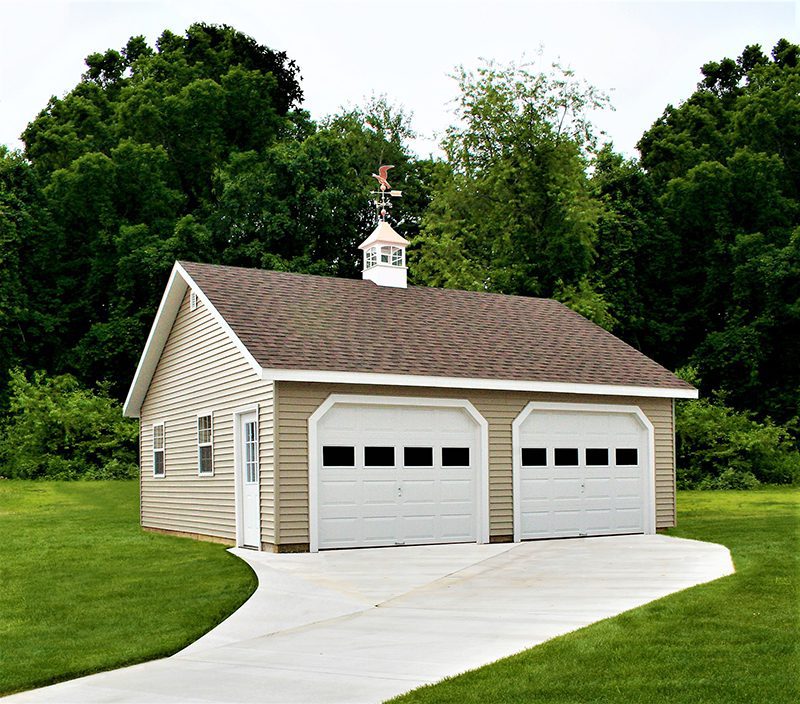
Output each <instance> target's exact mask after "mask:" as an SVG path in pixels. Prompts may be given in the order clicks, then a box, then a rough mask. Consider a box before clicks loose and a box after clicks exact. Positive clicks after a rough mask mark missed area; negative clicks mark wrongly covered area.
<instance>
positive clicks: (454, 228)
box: [412, 63, 606, 309]
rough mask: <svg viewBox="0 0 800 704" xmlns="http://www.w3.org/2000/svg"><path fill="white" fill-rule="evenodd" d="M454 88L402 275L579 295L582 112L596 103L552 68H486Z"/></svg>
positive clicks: (587, 246) (589, 217)
mask: <svg viewBox="0 0 800 704" xmlns="http://www.w3.org/2000/svg"><path fill="white" fill-rule="evenodd" d="M456 79H457V80H458V83H459V88H460V97H459V99H458V105H457V108H456V117H457V123H456V124H455V125H453V126H452V127H450V128H449V129H448V131H447V136H446V137H445V139H444V141H443V144H442V146H443V149H444V151H445V154H446V157H447V161H446V163H445V164H441V165H439V166H438V167H437V168H435V169H434V170H433V183H432V196H431V203H430V207H429V209H428V211H427V212H426V214H425V215H424V216H423V218H422V227H421V233H420V235H419V237H417V238H415V240H414V242H413V249H412V259H413V262H414V266H413V269H412V272H413V274H412V275H413V277H414V278H415V280H416V281H418V282H423V283H426V284H430V285H435V286H447V287H455V288H466V289H477V290H491V291H501V292H504V293H513V294H521V295H539V296H550V295H553V294H554V293H555V292H558V291H567V290H569V291H570V292H571V293H570V294H569V296H571V297H575V295H576V294H577V291H578V290H582V291H583V292H584V293H585V292H586V290H587V289H586V287H587V285H589V286H590V284H589V283H588V279H587V278H586V277H587V275H588V273H589V270H590V266H591V263H592V258H593V246H594V241H595V235H596V227H597V220H598V217H599V215H600V212H601V207H600V203H599V202H598V201H597V199H596V198H594V197H593V196H592V194H591V193H590V189H589V181H588V178H587V176H586V170H587V167H588V165H589V161H590V158H591V156H592V154H593V152H594V149H595V137H594V134H593V132H592V127H591V124H590V123H589V120H588V118H587V114H588V112H589V111H590V110H592V109H594V108H598V107H602V106H604V105H605V104H606V98H605V97H604V96H603V95H601V94H600V93H598V92H597V91H596V90H595V89H594V88H592V87H590V86H587V85H585V84H582V83H580V82H578V81H577V80H575V78H574V77H573V75H572V73H571V72H570V71H566V70H564V69H561V68H560V67H558V66H554V67H553V68H552V70H551V71H550V72H534V71H532V70H531V69H530V68H529V67H527V66H515V65H510V66H508V67H500V66H497V65H495V64H493V63H488V64H485V65H483V66H481V67H480V68H478V69H477V71H474V72H471V71H466V70H465V69H463V68H462V69H459V72H458V74H457V76H456ZM569 296H568V297H569ZM592 308H593V309H594V308H595V307H594V306H592Z"/></svg>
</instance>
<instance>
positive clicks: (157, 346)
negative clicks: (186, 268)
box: [122, 262, 186, 418]
mask: <svg viewBox="0 0 800 704" xmlns="http://www.w3.org/2000/svg"><path fill="white" fill-rule="evenodd" d="M185 293H186V282H185V281H184V280H183V279H182V278H181V277H180V276H179V274H178V263H177V262H176V263H175V265H174V266H173V267H172V272H171V273H170V275H169V281H167V287H166V288H165V289H164V295H163V296H162V297H161V303H160V304H159V306H158V311H156V317H155V319H154V320H153V325H152V326H151V328H150V334H149V335H148V336H147V342H146V343H145V346H144V351H143V352H142V356H141V357H140V358H139V364H138V366H137V367H136V373H135V374H134V375H133V381H132V382H131V388H130V389H129V390H128V396H127V398H126V399H125V404H124V405H123V406H122V415H124V416H126V417H127V418H138V417H139V410H140V409H141V407H142V401H144V395H145V393H147V388H148V387H149V386H150V380H151V379H152V378H153V374H154V373H155V370H156V365H157V364H158V360H159V359H160V357H161V352H162V351H163V349H164V345H165V344H166V343H167V338H168V337H169V333H170V330H172V323H173V322H174V321H175V316H176V315H177V314H178V309H179V308H180V305H181V301H182V300H183V296H184V294H185Z"/></svg>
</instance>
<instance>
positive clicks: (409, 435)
mask: <svg viewBox="0 0 800 704" xmlns="http://www.w3.org/2000/svg"><path fill="white" fill-rule="evenodd" d="M316 437H317V441H316V442H317V452H316V458H317V459H316V461H317V463H318V466H317V487H318V488H317V492H316V493H317V531H318V532H317V547H318V548H320V549H325V548H344V547H364V546H382V545H421V544H426V543H449V542H467V541H476V540H477V539H478V527H477V518H478V474H479V473H478V463H479V462H480V453H479V446H480V429H479V426H478V425H477V423H476V421H475V420H474V419H473V418H472V417H471V416H470V415H469V414H468V413H467V412H466V411H465V410H464V409H462V408H435V407H422V408H419V407H412V406H381V405H358V404H336V405H334V406H333V407H331V408H330V409H329V410H328V411H327V412H326V413H325V415H323V416H322V417H321V418H320V419H319V421H318V422H317V425H316Z"/></svg>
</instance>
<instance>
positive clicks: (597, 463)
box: [586, 447, 608, 467]
mask: <svg viewBox="0 0 800 704" xmlns="http://www.w3.org/2000/svg"><path fill="white" fill-rule="evenodd" d="M586 466H587V467H607V466H608V448H607V447H587V448H586Z"/></svg>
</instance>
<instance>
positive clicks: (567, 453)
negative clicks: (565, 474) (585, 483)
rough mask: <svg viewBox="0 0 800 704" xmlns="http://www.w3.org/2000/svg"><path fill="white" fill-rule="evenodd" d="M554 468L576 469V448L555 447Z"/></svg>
mask: <svg viewBox="0 0 800 704" xmlns="http://www.w3.org/2000/svg"><path fill="white" fill-rule="evenodd" d="M554 459H555V465H556V467H577V466H578V448H577V447H557V448H556V449H555V451H554Z"/></svg>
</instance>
